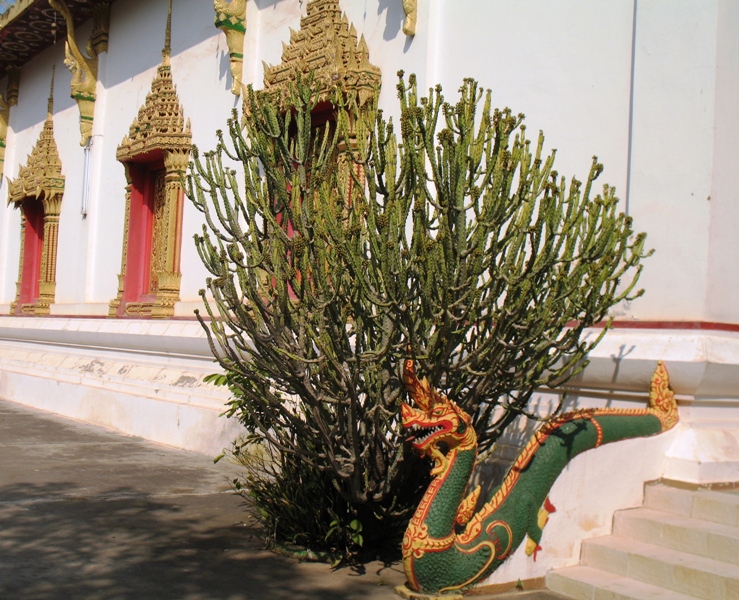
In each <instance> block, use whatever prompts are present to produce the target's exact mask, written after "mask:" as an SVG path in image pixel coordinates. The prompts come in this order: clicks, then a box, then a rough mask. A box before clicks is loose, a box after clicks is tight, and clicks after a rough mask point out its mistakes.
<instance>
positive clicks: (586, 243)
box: [186, 73, 647, 546]
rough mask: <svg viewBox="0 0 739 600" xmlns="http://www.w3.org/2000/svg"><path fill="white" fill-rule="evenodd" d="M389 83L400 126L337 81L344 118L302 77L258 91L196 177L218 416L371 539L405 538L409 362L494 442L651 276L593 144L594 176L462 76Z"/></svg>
mask: <svg viewBox="0 0 739 600" xmlns="http://www.w3.org/2000/svg"><path fill="white" fill-rule="evenodd" d="M397 89H398V97H399V100H400V115H401V116H400V123H399V125H400V127H399V131H398V130H397V129H396V127H395V124H394V123H393V122H392V119H386V118H385V117H384V115H383V113H382V111H381V110H378V109H377V105H376V103H375V104H374V105H372V104H371V103H370V105H365V106H362V107H360V106H359V105H358V103H357V102H356V101H355V99H354V98H353V97H352V95H351V94H349V93H347V92H344V91H342V90H340V89H339V90H336V91H335V94H334V100H333V109H334V116H335V119H334V120H333V121H331V122H329V123H327V124H324V125H323V126H321V127H315V126H313V125H312V124H311V112H312V111H313V110H314V108H315V106H316V105H317V103H318V92H317V90H316V89H315V86H314V85H313V83H312V81H310V80H306V81H301V80H298V81H297V83H296V84H295V85H294V86H293V87H292V88H291V89H290V92H289V98H280V99H275V98H274V97H270V96H267V95H266V94H265V93H263V92H256V91H254V90H252V89H251V88H249V89H248V93H247V99H246V110H245V112H244V115H243V116H242V118H241V119H239V118H237V115H234V117H233V118H232V119H231V120H230V121H229V124H228V131H227V134H226V135H224V134H222V133H221V132H219V142H218V145H217V147H216V148H215V150H213V151H210V152H207V153H205V154H200V153H199V152H198V151H197V149H195V150H194V151H193V162H192V163H191V165H190V170H189V173H188V175H187V180H186V194H187V196H188V197H189V198H190V200H191V201H192V202H193V203H194V205H195V206H196V207H197V209H198V210H199V211H201V212H202V213H203V215H204V218H205V225H204V227H203V233H202V235H198V236H196V239H195V242H196V245H197V248H198V252H199V254H200V258H201V259H202V261H203V264H204V265H205V266H206V267H207V269H208V271H209V272H210V277H209V279H208V280H207V293H206V290H202V292H201V295H202V297H203V299H204V301H205V306H206V309H207V312H208V315H207V317H208V318H207V319H203V318H202V316H201V315H198V318H199V319H200V320H201V323H202V324H203V327H205V329H206V331H207V332H208V339H209V340H210V344H211V348H212V350H213V353H214V355H215V357H216V360H217V361H218V363H219V364H220V366H221V367H222V368H223V370H224V373H225V375H223V376H221V378H222V381H224V382H226V381H227V382H228V384H229V385H230V386H231V389H232V391H233V398H232V400H231V402H230V405H229V408H228V415H229V416H231V417H235V418H238V419H239V420H240V421H241V422H242V423H243V424H244V425H245V426H246V428H247V429H248V430H249V431H250V432H251V433H252V435H253V438H252V440H257V441H259V442H260V443H262V444H265V445H267V446H269V447H270V448H271V449H272V450H273V451H276V452H278V453H279V454H280V456H281V457H282V459H281V460H290V461H297V463H300V465H302V467H301V468H300V469H297V470H299V471H300V472H301V473H306V472H313V473H316V474H319V473H320V480H321V481H322V482H325V483H324V484H322V485H323V487H322V489H324V490H325V494H326V495H327V498H329V499H330V498H331V497H333V498H335V499H336V505H337V506H338V505H341V506H342V509H341V515H339V516H338V518H339V519H344V520H345V523H346V527H347V531H349V530H350V529H351V528H349V525H348V524H349V523H353V524H354V527H353V529H351V530H353V531H356V522H357V520H358V521H359V522H360V523H361V524H362V532H363V535H362V536H361V537H362V539H361V541H362V542H363V543H364V544H365V545H368V544H369V543H370V542H371V541H372V540H374V539H381V538H383V537H386V536H387V535H389V533H390V532H393V531H395V532H396V533H401V532H402V530H403V528H402V526H401V525H400V524H399V523H400V522H401V521H402V520H403V519H406V518H408V517H409V516H410V512H411V511H412V510H413V508H414V507H415V503H416V502H417V500H418V497H419V496H418V493H420V492H421V491H422V490H423V488H424V483H425V482H424V480H423V468H422V467H421V466H419V463H418V462H417V459H416V458H415V457H411V456H409V455H408V451H407V449H406V448H405V446H404V443H403V440H402V439H401V437H400V436H401V428H400V424H399V415H398V409H399V405H400V401H401V399H402V397H403V394H404V390H403V386H402V384H401V380H400V375H401V374H400V369H401V366H402V360H403V359H404V357H405V356H406V355H407V354H408V353H410V354H412V356H413V357H414V358H415V359H416V361H417V365H418V369H419V371H420V372H421V373H422V374H423V375H425V376H426V377H427V378H428V379H429V381H430V383H431V384H432V386H434V387H435V388H437V389H439V390H441V391H443V392H444V393H446V394H447V395H448V396H449V397H450V398H452V399H454V400H455V401H456V402H457V403H458V404H459V405H460V406H461V407H462V408H463V409H464V410H465V411H467V412H468V413H470V414H471V415H472V416H473V419H474V425H475V428H476V430H477V434H478V438H479V444H480V449H481V450H482V451H484V450H486V449H489V448H491V447H492V445H493V444H494V442H495V440H496V439H497V438H498V437H499V436H500V435H501V433H502V432H503V431H504V430H505V428H506V427H507V426H508V425H509V424H510V423H511V422H512V421H513V420H514V419H515V418H516V417H518V416H519V415H522V414H523V415H525V414H527V410H526V409H527V405H528V403H529V401H530V399H531V398H532V395H533V394H534V393H535V391H536V390H537V389H540V388H547V387H549V388H551V387H555V386H557V385H560V384H562V383H563V382H565V381H567V380H568V378H570V377H572V376H573V375H575V374H576V373H578V372H579V371H580V370H581V369H582V368H583V367H584V365H585V364H586V356H587V353H588V351H589V350H590V349H591V348H592V347H593V346H594V345H595V344H596V343H597V342H598V341H599V340H600V337H601V336H602V333H601V336H594V338H592V339H591V340H590V341H584V337H583V332H584V331H585V329H586V328H588V327H591V326H593V325H595V324H598V323H602V322H607V321H608V318H609V317H608V313H609V309H611V308H612V307H613V306H614V305H615V304H617V303H618V302H620V301H622V300H624V299H632V298H635V297H636V296H638V295H639V294H640V293H641V291H638V290H636V287H635V285H636V282H637V279H638V276H639V273H640V271H641V261H642V259H643V258H644V257H645V256H646V255H647V253H646V252H645V251H644V238H645V236H644V234H635V233H634V231H633V228H632V222H631V219H630V218H629V217H627V216H625V215H623V214H620V213H619V211H618V200H617V198H616V196H615V192H614V189H613V188H612V187H610V186H608V185H605V186H603V187H602V188H601V190H600V191H598V192H596V190H595V188H594V182H595V180H596V179H597V178H598V176H599V175H600V173H601V171H602V170H603V166H602V165H601V164H599V163H598V161H597V160H596V159H593V163H592V166H591V168H590V172H589V173H588V175H587V177H585V178H584V181H582V182H581V181H578V180H577V179H575V178H572V179H570V180H569V181H567V180H565V178H564V177H560V176H559V175H558V173H557V172H556V171H555V170H554V159H555V152H554V151H551V152H549V153H545V151H544V138H543V136H542V135H541V134H540V135H539V136H538V139H537V141H536V142H534V143H532V142H531V141H530V140H529V139H528V138H527V132H526V128H525V125H524V123H523V121H524V118H523V115H517V116H516V115H514V114H513V113H512V112H511V111H510V110H509V109H505V110H497V109H493V108H492V106H491V95H490V92H489V91H488V92H484V91H483V90H482V89H481V88H479V87H478V85H477V83H476V82H475V81H473V80H470V79H467V80H465V81H464V83H463V85H462V87H461V88H460V93H459V97H458V99H457V101H456V103H454V104H452V103H449V102H447V101H446V100H445V99H444V96H443V94H442V90H441V88H440V87H439V86H437V87H436V88H435V89H431V90H429V94H428V96H425V97H420V96H419V94H418V91H417V86H416V81H415V78H414V76H412V75H411V76H410V77H408V79H407V81H406V79H405V77H404V76H403V74H402V73H400V74H399V82H398V86H397ZM285 105H287V106H289V107H290V109H289V110H287V111H285V110H281V109H280V108H279V107H280V106H285ZM601 331H602V332H604V331H605V328H604V329H602V330H601ZM306 469H307V471H306ZM288 471H290V472H294V471H296V469H288ZM275 476H276V475H274V474H272V475H271V477H275ZM317 477H318V476H317ZM295 485H300V482H297V481H296V482H295ZM256 487H258V486H256ZM288 487H289V486H288ZM332 495H333V496H332ZM290 503H291V501H286V504H290ZM272 505H273V504H271V506H272ZM274 505H275V506H277V505H279V502H278V503H276V504H274ZM275 510H277V509H275ZM275 510H272V511H271V512H270V515H271V516H270V515H267V516H266V517H265V518H266V520H267V521H268V523H270V524H272V525H274V524H275V523H278V522H279V521H280V515H279V514H275ZM324 512H325V511H324ZM329 512H330V511H329ZM334 517H336V514H334ZM334 517H332V518H334ZM301 518H304V517H301ZM316 518H319V517H316ZM334 520H335V519H334ZM334 524H335V523H334ZM296 527H297V528H298V529H299V527H300V525H299V523H298V524H297V525H296ZM327 527H328V526H327ZM328 529H330V527H328ZM328 529H326V528H324V530H322V531H328ZM276 530H279V527H276ZM275 535H276V537H278V538H279V537H282V538H283V540H287V541H290V540H298V539H300V536H299V535H296V533H295V531H294V530H292V529H290V530H285V531H284V532H282V533H280V532H279V531H278V532H277V533H276V534H275ZM320 537H321V535H313V536H312V539H311V540H305V539H304V540H303V542H302V543H304V544H309V545H313V546H320V545H321V540H320ZM324 537H325V536H324ZM324 545H326V544H324Z"/></svg>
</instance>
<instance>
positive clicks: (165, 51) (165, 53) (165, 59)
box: [162, 0, 172, 64]
mask: <svg viewBox="0 0 739 600" xmlns="http://www.w3.org/2000/svg"><path fill="white" fill-rule="evenodd" d="M171 56H172V0H169V8H168V9H167V26H166V27H165V29H164V48H162V63H163V64H169V59H170V58H171Z"/></svg>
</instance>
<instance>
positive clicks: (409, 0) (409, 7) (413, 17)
mask: <svg viewBox="0 0 739 600" xmlns="http://www.w3.org/2000/svg"><path fill="white" fill-rule="evenodd" d="M403 12H404V13H405V21H404V22H403V33H404V34H406V35H410V36H414V35H416V21H417V20H418V0H403Z"/></svg>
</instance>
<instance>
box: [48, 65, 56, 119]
mask: <svg viewBox="0 0 739 600" xmlns="http://www.w3.org/2000/svg"><path fill="white" fill-rule="evenodd" d="M55 72H56V65H51V85H49V100H48V101H47V103H46V114H47V115H53V114H54V73H55Z"/></svg>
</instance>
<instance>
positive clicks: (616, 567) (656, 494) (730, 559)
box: [546, 484, 739, 600]
mask: <svg viewBox="0 0 739 600" xmlns="http://www.w3.org/2000/svg"><path fill="white" fill-rule="evenodd" d="M581 557H582V559H581V562H582V564H581V565H578V566H575V567H568V568H565V569H559V570H557V571H552V572H551V573H549V575H548V576H547V581H546V583H547V587H548V588H549V589H550V590H552V591H555V592H559V593H561V594H564V595H567V596H570V597H572V598H576V599H577V600H695V599H697V598H698V599H701V600H739V490H731V491H710V490H696V491H691V490H686V489H680V488H677V487H672V486H668V485H664V484H650V485H648V486H647V487H646V489H645V498H644V506H643V507H641V508H635V509H631V510H623V511H619V512H617V513H616V515H615V516H614V523H613V535H610V536H607V537H602V538H595V539H590V540H586V541H584V542H583V544H582V554H581Z"/></svg>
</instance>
